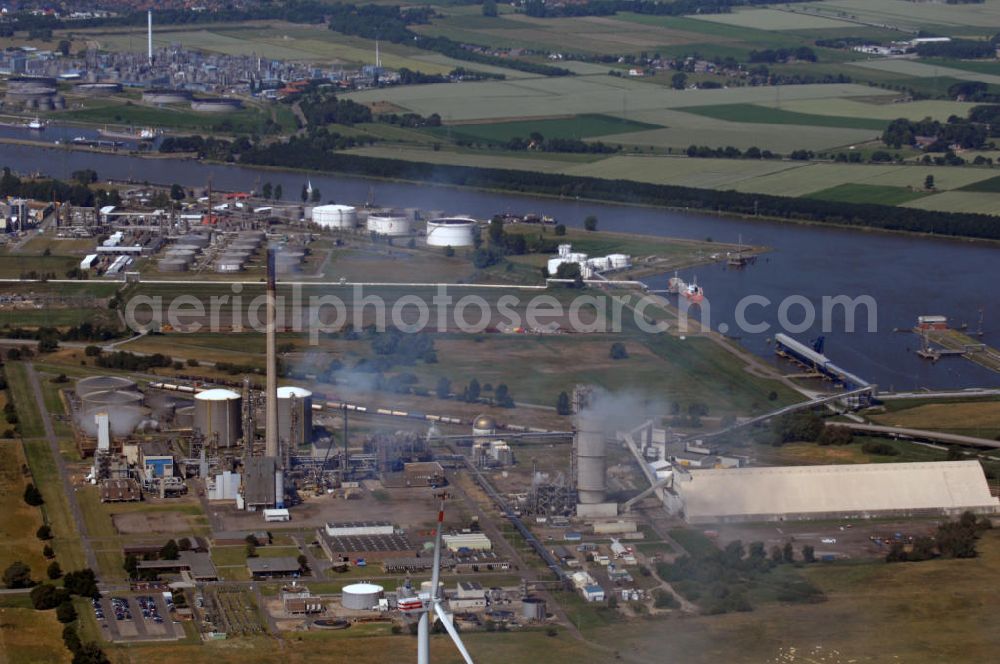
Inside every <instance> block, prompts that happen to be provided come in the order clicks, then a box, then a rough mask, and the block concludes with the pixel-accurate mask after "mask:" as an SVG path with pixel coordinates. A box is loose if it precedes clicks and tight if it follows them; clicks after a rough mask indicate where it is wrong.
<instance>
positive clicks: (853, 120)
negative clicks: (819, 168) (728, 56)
mask: <svg viewBox="0 0 1000 664" xmlns="http://www.w3.org/2000/svg"><path fill="white" fill-rule="evenodd" d="M684 112H686V113H695V114H697V115H704V116H706V117H709V118H715V119H716V120H726V121H729V122H751V123H760V124H776V125H784V126H787V125H814V126H820V127H841V128H844V129H872V130H875V131H882V130H883V129H885V126H886V124H887V123H886V122H885V121H884V120H877V119H875V118H864V117H847V116H838V115H820V114H810V113H799V112H796V111H787V110H785V109H781V108H769V107H767V106H757V105H754V104H716V105H714V106H693V107H687V108H685V109H684Z"/></svg>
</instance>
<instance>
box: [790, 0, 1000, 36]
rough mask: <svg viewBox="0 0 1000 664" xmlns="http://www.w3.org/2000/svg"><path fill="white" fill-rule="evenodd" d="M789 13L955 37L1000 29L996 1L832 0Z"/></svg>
mask: <svg viewBox="0 0 1000 664" xmlns="http://www.w3.org/2000/svg"><path fill="white" fill-rule="evenodd" d="M787 11H797V12H808V13H810V14H813V15H814V16H815V15H819V16H826V17H837V16H842V15H847V16H850V17H851V18H852V20H855V21H858V22H861V23H867V24H877V25H884V26H890V27H893V28H895V29H898V30H905V31H911V32H916V31H917V30H919V29H922V28H927V29H933V30H935V31H937V32H939V33H944V34H954V32H953V31H954V30H958V31H959V32H973V31H983V32H985V30H981V29H983V28H997V27H1000V3H997V2H994V1H988V2H985V3H982V4H966V5H956V4H944V3H936V2H907V1H906V0H830V1H829V2H816V3H807V4H802V5H798V6H796V7H795V8H794V9H789V10H787ZM994 32H995V30H994Z"/></svg>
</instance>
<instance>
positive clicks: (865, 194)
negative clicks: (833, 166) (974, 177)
mask: <svg viewBox="0 0 1000 664" xmlns="http://www.w3.org/2000/svg"><path fill="white" fill-rule="evenodd" d="M927 195H928V193H927V192H922V191H915V190H911V189H904V188H903V187H886V186H877V185H871V184H841V185H837V186H836V187H830V188H829V189H824V190H822V191H817V192H815V193H812V194H809V196H807V198H816V199H819V200H824V201H834V202H837V203H876V204H878V205H899V204H901V203H905V202H907V201H912V200H916V199H918V198H923V197H924V196H927Z"/></svg>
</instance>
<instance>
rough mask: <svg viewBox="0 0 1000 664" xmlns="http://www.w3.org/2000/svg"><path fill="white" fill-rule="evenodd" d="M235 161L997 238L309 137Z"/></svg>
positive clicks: (779, 200) (926, 213) (973, 227)
mask: <svg viewBox="0 0 1000 664" xmlns="http://www.w3.org/2000/svg"><path fill="white" fill-rule="evenodd" d="M241 161H245V162H246V163H252V164H262V165H270V166H287V167H294V168H307V169H312V170H322V171H333V172H340V173H352V174H357V175H369V176H375V177H384V178H396V179H401V180H412V181H417V182H425V181H431V182H448V183H450V184H453V185H456V186H469V187H478V188H483V189H510V190H515V191H520V192H525V193H529V192H530V193H536V194H545V195H553V196H562V197H570V198H577V197H585V198H590V199H595V200H604V201H612V202H628V203H636V204H644V205H657V206H666V207H679V208H690V209H696V210H712V211H715V212H725V213H730V214H741V215H752V214H755V213H756V214H759V215H762V216H768V217H774V218H778V219H791V220H796V221H811V222H816V223H831V224H838V225H842V226H858V227H867V228H881V229H886V230H896V231H912V232H916V233H928V234H937V235H944V236H952V237H975V238H984V239H1000V226H998V225H997V224H996V223H995V219H994V217H992V216H990V215H985V214H972V213H964V212H938V211H930V210H920V209H917V208H903V207H895V206H891V205H878V204H874V203H844V202H839V201H838V202H834V201H824V200H818V199H809V198H789V197H783V196H772V195H764V194H755V193H754V194H751V193H743V192H738V191H731V190H729V191H717V190H713V189H699V188H695V187H683V186H677V185H664V184H649V183H643V182H632V181H629V180H611V179H605V178H595V177H586V176H578V175H563V174H557V173H537V172H530V171H519V170H507V169H499V168H474V167H469V166H453V165H437V164H435V165H431V164H423V163H415V162H409V161H404V160H401V159H384V158H377V157H364V156H360V155H354V154H342V153H340V154H337V153H331V152H329V151H327V150H322V149H318V148H317V147H316V146H315V145H313V142H312V141H309V140H298V141H296V139H292V140H291V141H289V142H288V143H273V144H271V145H269V146H267V147H263V148H261V147H258V148H257V149H255V150H254V151H252V152H251V153H249V154H246V155H243V156H242V159H241Z"/></svg>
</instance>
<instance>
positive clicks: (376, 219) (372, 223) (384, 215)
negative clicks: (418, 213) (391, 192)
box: [313, 210, 412, 237]
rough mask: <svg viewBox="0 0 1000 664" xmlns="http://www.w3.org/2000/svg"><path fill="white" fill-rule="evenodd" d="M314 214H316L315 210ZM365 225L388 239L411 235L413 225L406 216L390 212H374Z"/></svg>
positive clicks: (370, 230) (372, 231)
mask: <svg viewBox="0 0 1000 664" xmlns="http://www.w3.org/2000/svg"><path fill="white" fill-rule="evenodd" d="M313 214H315V210H314V211H313ZM365 224H366V227H367V229H368V231H369V232H371V233H375V234H377V235H384V236H386V237H400V236H403V235H409V234H410V232H411V230H412V225H411V224H410V220H409V219H407V218H406V215H402V214H393V213H389V212H372V213H371V214H369V215H368V221H367V222H365Z"/></svg>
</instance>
